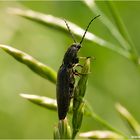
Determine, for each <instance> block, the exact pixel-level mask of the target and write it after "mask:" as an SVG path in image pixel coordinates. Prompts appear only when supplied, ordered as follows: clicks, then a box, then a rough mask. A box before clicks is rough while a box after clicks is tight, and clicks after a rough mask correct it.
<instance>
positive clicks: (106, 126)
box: [86, 101, 127, 138]
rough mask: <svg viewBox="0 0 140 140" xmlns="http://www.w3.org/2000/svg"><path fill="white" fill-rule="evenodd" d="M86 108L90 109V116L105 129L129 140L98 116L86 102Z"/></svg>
mask: <svg viewBox="0 0 140 140" xmlns="http://www.w3.org/2000/svg"><path fill="white" fill-rule="evenodd" d="M86 106H87V108H88V109H89V112H90V116H91V117H92V118H93V119H94V120H95V121H97V122H99V123H100V124H101V125H103V126H104V127H105V128H107V129H108V130H111V131H113V132H115V133H118V134H119V135H121V136H123V137H125V138H127V136H126V135H125V134H123V133H122V132H120V131H119V130H117V129H116V128H114V127H112V126H111V125H110V124H109V123H108V122H106V121H105V120H104V119H102V118H101V117H100V116H99V115H98V114H96V113H95V112H94V111H93V109H92V107H91V105H90V104H89V103H88V102H87V101H86Z"/></svg>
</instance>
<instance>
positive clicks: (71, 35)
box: [64, 19, 76, 43]
mask: <svg viewBox="0 0 140 140" xmlns="http://www.w3.org/2000/svg"><path fill="white" fill-rule="evenodd" d="M64 21H65V23H66V26H67V28H68V31H69V33H70V34H71V37H72V39H73V41H74V43H76V40H75V38H74V35H73V34H72V32H71V30H70V27H69V25H68V23H67V21H66V20H65V19H64Z"/></svg>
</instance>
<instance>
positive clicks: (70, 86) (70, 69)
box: [56, 15, 100, 120]
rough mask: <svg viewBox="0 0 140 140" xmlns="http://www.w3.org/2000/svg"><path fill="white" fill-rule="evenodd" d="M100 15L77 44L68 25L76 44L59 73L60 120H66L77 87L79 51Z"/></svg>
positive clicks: (67, 52)
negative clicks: (75, 86)
mask: <svg viewBox="0 0 140 140" xmlns="http://www.w3.org/2000/svg"><path fill="white" fill-rule="evenodd" d="M99 16H100V15H98V16H96V17H94V18H93V19H92V20H91V21H90V22H89V24H88V26H87V28H86V30H85V32H84V35H83V37H82V39H81V41H80V43H76V41H75V39H74V36H73V34H72V33H71V31H70V28H69V26H68V24H67V22H66V21H65V20H64V21H65V23H66V26H67V28H68V30H69V32H70V34H71V36H72V38H73V40H74V43H73V44H72V45H71V46H70V47H69V48H68V49H67V51H66V53H65V55H64V58H63V61H62V65H61V66H60V68H59V70H58V73H57V84H56V97H57V108H58V118H59V120H63V119H65V117H66V115H67V112H68V110H69V106H70V101H71V98H72V96H73V92H74V85H75V77H74V76H75V75H77V72H76V71H75V70H74V67H75V66H76V65H77V64H78V63H79V58H78V56H77V53H78V51H79V50H80V48H81V44H82V42H83V40H84V37H85V35H86V32H87V30H88V28H89V26H90V24H91V23H92V21H93V20H94V19H96V18H97V17H99Z"/></svg>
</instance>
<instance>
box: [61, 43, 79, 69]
mask: <svg viewBox="0 0 140 140" xmlns="http://www.w3.org/2000/svg"><path fill="white" fill-rule="evenodd" d="M80 48H81V44H77V43H74V44H72V45H71V46H70V47H69V48H68V50H67V51H66V53H65V56H64V59H63V64H64V65H65V66H68V67H73V66H74V65H75V64H76V63H78V57H77V53H78V51H79V49H80Z"/></svg>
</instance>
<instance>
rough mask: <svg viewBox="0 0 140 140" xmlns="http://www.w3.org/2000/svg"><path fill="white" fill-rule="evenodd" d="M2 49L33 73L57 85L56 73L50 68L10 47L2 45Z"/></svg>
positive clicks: (0, 46)
mask: <svg viewBox="0 0 140 140" xmlns="http://www.w3.org/2000/svg"><path fill="white" fill-rule="evenodd" d="M0 48H1V49H3V50H4V51H5V52H7V53H8V54H10V55H11V56H13V57H14V58H15V59H16V60H17V61H19V62H21V63H23V64H25V65H26V66H28V67H29V68H30V69H31V70H32V71H34V72H35V73H37V74H38V75H40V76H41V77H43V78H45V79H47V80H49V81H51V82H52V83H56V77H57V76H56V72H55V71H54V70H53V69H52V68H50V67H49V66H47V65H44V64H43V63H41V62H39V61H37V60H36V59H35V58H33V57H32V56H30V55H28V54H26V53H24V52H22V51H20V50H18V49H15V48H12V47H10V46H6V45H0Z"/></svg>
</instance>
